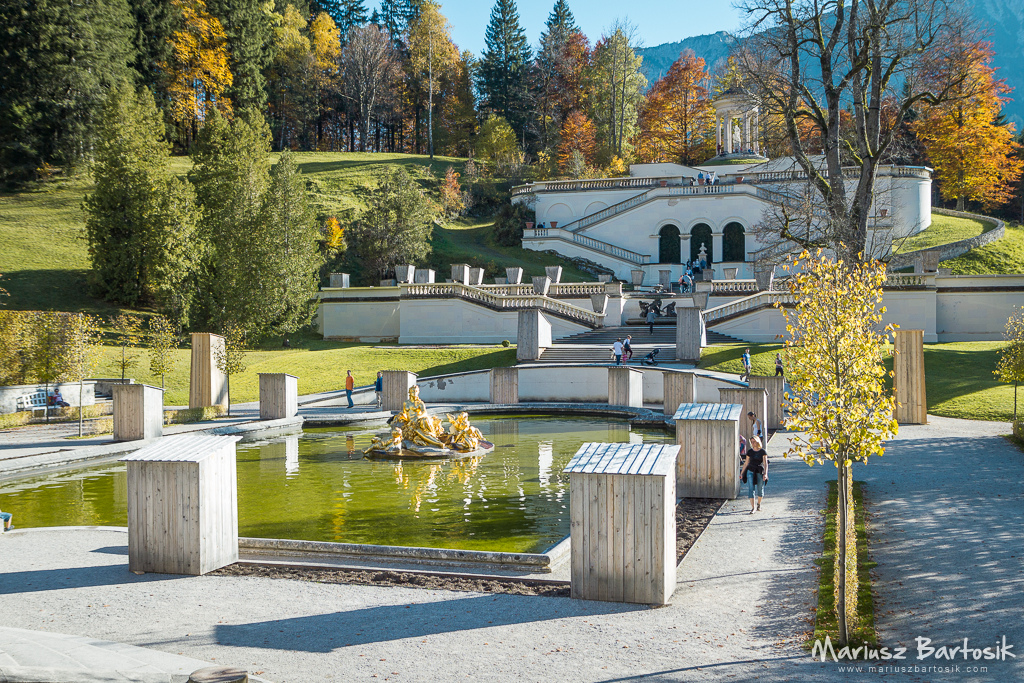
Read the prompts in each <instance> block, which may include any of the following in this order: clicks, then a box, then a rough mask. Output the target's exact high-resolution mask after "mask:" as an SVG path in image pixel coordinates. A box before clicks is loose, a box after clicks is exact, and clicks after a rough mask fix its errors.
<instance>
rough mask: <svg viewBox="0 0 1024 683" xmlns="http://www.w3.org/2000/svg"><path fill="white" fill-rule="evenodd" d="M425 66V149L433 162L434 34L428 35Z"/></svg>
mask: <svg viewBox="0 0 1024 683" xmlns="http://www.w3.org/2000/svg"><path fill="white" fill-rule="evenodd" d="M427 65H428V67H429V70H430V78H429V79H428V81H427V89H428V92H427V148H428V149H429V150H430V160H431V161H433V160H434V34H433V32H431V33H430V42H429V43H428V46H427Z"/></svg>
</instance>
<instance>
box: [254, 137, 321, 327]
mask: <svg viewBox="0 0 1024 683" xmlns="http://www.w3.org/2000/svg"><path fill="white" fill-rule="evenodd" d="M263 223H264V225H265V226H269V227H271V238H272V240H273V241H274V242H276V244H274V243H273V242H272V246H271V250H270V252H271V255H272V256H273V257H275V260H276V262H275V263H274V264H273V268H274V270H275V271H276V277H275V278H274V279H275V281H274V283H273V284H274V285H276V287H277V293H276V294H275V299H276V300H275V302H274V303H276V304H277V307H278V310H277V311H276V312H275V317H274V318H273V320H272V325H271V326H270V329H269V330H268V331H270V332H273V333H277V334H285V335H287V334H288V333H290V332H294V331H295V330H297V329H299V328H300V327H301V326H302V325H304V324H306V323H308V322H309V321H310V319H311V318H312V315H313V307H312V305H311V302H312V301H313V300H314V299H315V297H316V291H317V284H318V282H317V280H318V274H319V268H320V264H321V263H322V258H321V256H320V249H319V239H320V230H319V228H318V227H317V225H316V221H315V220H314V217H313V212H312V210H311V209H310V206H309V202H308V200H307V194H306V181H305V180H304V179H303V178H302V174H301V173H300V172H299V167H298V166H297V165H296V164H295V159H294V158H293V157H292V154H291V152H289V151H288V150H285V151H284V152H282V153H281V158H280V159H279V160H278V162H277V164H275V165H274V167H273V168H272V169H271V171H270V190H269V191H268V193H267V198H266V202H265V204H264V217H263Z"/></svg>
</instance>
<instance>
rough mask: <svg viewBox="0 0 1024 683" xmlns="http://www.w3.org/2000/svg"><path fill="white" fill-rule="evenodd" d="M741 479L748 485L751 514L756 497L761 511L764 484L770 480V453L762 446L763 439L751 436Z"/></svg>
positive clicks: (758, 508)
mask: <svg viewBox="0 0 1024 683" xmlns="http://www.w3.org/2000/svg"><path fill="white" fill-rule="evenodd" d="M740 481H742V482H744V483H745V484H746V485H747V491H748V497H749V498H750V514H754V498H757V510H758V512H760V510H761V499H762V498H763V497H764V485H765V482H767V481H768V454H767V453H765V451H764V449H763V448H762V447H761V439H759V438H758V437H756V436H752V437H750V448H748V449H747V457H746V460H744V461H743V469H742V470H741V471H740Z"/></svg>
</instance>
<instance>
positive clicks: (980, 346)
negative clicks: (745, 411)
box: [700, 342, 1024, 422]
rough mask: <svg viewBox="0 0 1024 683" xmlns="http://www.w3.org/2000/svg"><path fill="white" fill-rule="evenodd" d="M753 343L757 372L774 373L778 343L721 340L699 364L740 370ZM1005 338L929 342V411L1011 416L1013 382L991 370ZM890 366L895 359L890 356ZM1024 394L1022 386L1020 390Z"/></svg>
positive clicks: (997, 417) (974, 417)
mask: <svg viewBox="0 0 1024 683" xmlns="http://www.w3.org/2000/svg"><path fill="white" fill-rule="evenodd" d="M747 347H749V348H750V358H751V364H752V365H753V368H754V374H758V375H765V374H768V375H773V374H775V353H776V352H777V351H778V350H779V349H781V348H782V347H781V345H779V344H744V345H740V344H722V345H715V346H710V347H708V348H706V349H704V353H703V354H702V356H701V362H700V367H701V368H703V369H707V370H717V371H719V372H731V373H735V374H737V375H738V374H740V373H741V372H742V371H743V363H742V362H741V361H740V355H741V354H742V353H743V349H744V348H747ZM1002 347H1003V342H955V343H949V344H925V347H924V361H925V391H926V392H927V394H928V412H929V413H931V414H932V415H941V416H944V417H959V418H965V419H968V420H1005V421H1007V422H1008V421H1010V419H1012V417H1013V385H1012V384H1000V383H999V382H997V381H996V378H995V376H994V375H993V374H992V371H993V370H994V369H995V367H996V362H997V359H998V351H999V349H1001V348H1002ZM886 366H887V367H889V368H890V369H891V368H892V359H888V360H886ZM1021 398H1022V399H1024V392H1021Z"/></svg>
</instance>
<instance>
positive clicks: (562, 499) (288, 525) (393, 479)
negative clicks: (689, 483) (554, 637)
mask: <svg viewBox="0 0 1024 683" xmlns="http://www.w3.org/2000/svg"><path fill="white" fill-rule="evenodd" d="M473 424H474V425H475V426H477V427H479V429H480V431H481V432H483V434H484V438H486V439H487V440H488V441H492V442H494V444H495V446H496V448H495V449H494V451H493V452H492V453H489V454H487V455H485V456H481V457H476V458H467V459H463V460H445V461H434V462H424V461H382V460H367V459H365V458H363V456H362V450H363V449H365V448H367V447H368V446H369V445H370V437H371V436H373V435H374V434H378V433H380V432H382V431H383V430H381V429H368V430H364V429H361V430H351V429H341V428H318V429H307V430H305V432H304V433H303V434H302V435H301V436H291V437H282V438H278V439H274V440H272V441H267V442H260V443H246V444H239V446H238V517H239V528H238V531H239V535H241V536H251V537H260V538H291V539H302V540H310V541H335V542H342V543H372V544H377V545H403V546H423V547H432V548H459V549H464V550H502V551H507V552H543V551H545V550H547V549H548V548H550V547H551V546H552V545H554V544H555V543H558V542H559V541H560V540H562V539H563V538H565V536H567V535H568V533H569V480H568V476H567V475H564V474H563V473H562V470H563V469H564V467H565V465H566V463H568V462H569V460H570V458H572V456H573V455H574V454H575V453H576V450H577V449H578V448H579V447H580V445H581V444H583V443H585V442H588V441H601V442H611V443H627V442H634V443H637V442H645V443H671V442H672V441H673V439H672V436H671V434H669V433H668V432H665V431H663V430H658V429H651V430H646V429H636V428H631V427H630V425H629V424H628V423H627V422H625V421H618V420H613V419H607V418H564V417H502V418H489V419H488V418H479V419H475V420H473ZM126 498H127V483H126V475H125V469H124V465H123V464H120V463H117V464H110V465H105V466H97V467H87V468H81V469H77V470H73V471H67V472H59V473H53V474H46V475H41V476H38V477H28V478H25V479H19V480H16V481H11V482H6V483H0V510H3V511H5V512H11V513H13V514H14V524H15V526H17V527H21V528H28V527H43V526H79V525H109V526H126V525H127V512H126Z"/></svg>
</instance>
